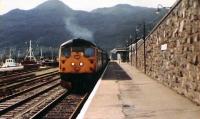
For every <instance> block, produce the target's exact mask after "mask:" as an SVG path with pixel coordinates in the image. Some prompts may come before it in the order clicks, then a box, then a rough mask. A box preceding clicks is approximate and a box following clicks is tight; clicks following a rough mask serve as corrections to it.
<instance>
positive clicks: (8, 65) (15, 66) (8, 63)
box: [0, 51, 24, 72]
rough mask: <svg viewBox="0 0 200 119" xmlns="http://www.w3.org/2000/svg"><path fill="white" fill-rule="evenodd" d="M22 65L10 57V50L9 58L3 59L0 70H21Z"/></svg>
mask: <svg viewBox="0 0 200 119" xmlns="http://www.w3.org/2000/svg"><path fill="white" fill-rule="evenodd" d="M23 69H24V66H22V65H21V64H20V63H16V62H15V59H13V58H12V57H11V51H10V55H9V58H8V59H6V60H5V63H3V65H2V66H1V67H0V72H7V71H16V70H23Z"/></svg>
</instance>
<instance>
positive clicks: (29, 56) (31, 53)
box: [25, 40, 36, 61]
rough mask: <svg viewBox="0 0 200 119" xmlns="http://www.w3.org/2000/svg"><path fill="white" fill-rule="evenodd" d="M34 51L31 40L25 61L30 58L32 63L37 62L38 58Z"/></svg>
mask: <svg viewBox="0 0 200 119" xmlns="http://www.w3.org/2000/svg"><path fill="white" fill-rule="evenodd" d="M32 50H33V49H32V46H31V40H30V42H29V48H28V53H27V56H26V57H25V59H27V58H28V59H29V60H30V61H32V60H33V61H36V58H35V56H34V54H33V51H32Z"/></svg>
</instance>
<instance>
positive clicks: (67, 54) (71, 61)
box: [59, 38, 108, 90]
mask: <svg viewBox="0 0 200 119" xmlns="http://www.w3.org/2000/svg"><path fill="white" fill-rule="evenodd" d="M107 63H108V55H107V53H106V52H104V51H103V50H102V49H100V48H98V47H97V46H96V45H95V44H94V43H92V42H90V41H87V40H84V39H80V38H79V39H72V40H69V41H67V42H64V43H63V44H62V45H61V46H60V51H59V72H60V76H61V85H62V87H64V88H66V89H76V90H82V89H86V90H87V89H90V88H91V86H92V85H94V83H95V82H96V77H97V76H98V75H99V73H100V72H101V71H102V69H103V68H105V66H106V64H107Z"/></svg>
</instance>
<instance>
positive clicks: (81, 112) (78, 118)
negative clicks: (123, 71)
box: [76, 63, 109, 119]
mask: <svg viewBox="0 0 200 119" xmlns="http://www.w3.org/2000/svg"><path fill="white" fill-rule="evenodd" d="M108 65H109V63H108ZM108 65H107V66H106V68H105V70H104V72H103V74H102V75H101V77H100V79H99V80H98V82H97V83H96V85H95V87H94V89H93V91H92V93H91V94H90V96H89V97H88V99H87V101H86V102H85V104H84V105H83V108H82V109H81V111H80V113H79V114H78V116H77V117H76V119H83V118H84V116H85V113H86V111H87V110H88V108H89V106H90V103H91V102H92V99H93V97H94V96H95V94H96V91H97V90H98V88H99V86H100V83H101V80H102V78H103V76H104V74H105V72H106V70H107V68H108Z"/></svg>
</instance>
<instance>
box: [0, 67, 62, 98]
mask: <svg viewBox="0 0 200 119" xmlns="http://www.w3.org/2000/svg"><path fill="white" fill-rule="evenodd" d="M56 75H58V72H57V71H53V72H49V73H46V74H41V75H38V76H35V77H24V78H22V79H18V80H15V82H8V83H3V84H2V85H0V93H1V95H0V96H1V97H0V99H1V98H2V97H5V96H8V95H12V94H13V93H17V92H21V91H23V90H26V89H27V88H30V87H33V86H34V85H37V83H42V82H45V81H46V80H48V81H51V80H52V77H54V76H56ZM57 77H58V76H57Z"/></svg>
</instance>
